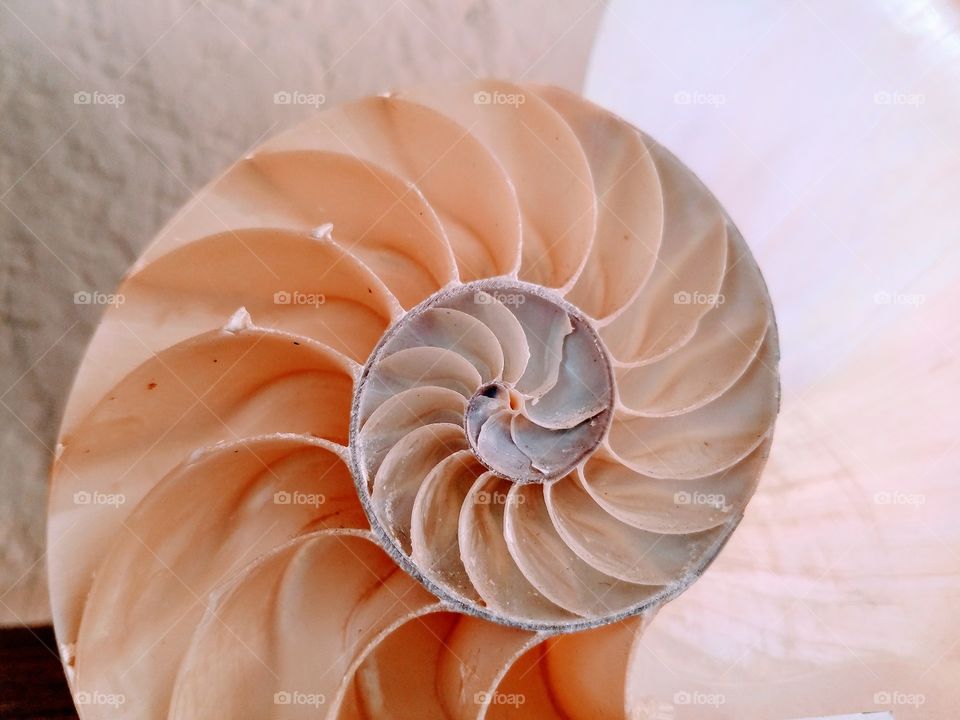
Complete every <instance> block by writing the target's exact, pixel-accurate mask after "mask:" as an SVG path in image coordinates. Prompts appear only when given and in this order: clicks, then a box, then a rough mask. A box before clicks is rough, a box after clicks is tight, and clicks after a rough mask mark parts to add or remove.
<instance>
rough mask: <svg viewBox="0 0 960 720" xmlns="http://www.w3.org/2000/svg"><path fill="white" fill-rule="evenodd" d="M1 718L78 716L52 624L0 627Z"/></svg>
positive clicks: (68, 719)
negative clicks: (0, 628)
mask: <svg viewBox="0 0 960 720" xmlns="http://www.w3.org/2000/svg"><path fill="white" fill-rule="evenodd" d="M0 718H2V719H3V720H54V719H55V720H77V713H76V711H75V710H74V707H73V701H72V700H71V699H70V693H69V691H68V690H67V681H66V678H64V676H63V668H62V667H61V665H60V658H59V657H58V656H57V643H56V641H55V640H54V637H53V629H52V628H49V627H39V628H11V629H6V630H0Z"/></svg>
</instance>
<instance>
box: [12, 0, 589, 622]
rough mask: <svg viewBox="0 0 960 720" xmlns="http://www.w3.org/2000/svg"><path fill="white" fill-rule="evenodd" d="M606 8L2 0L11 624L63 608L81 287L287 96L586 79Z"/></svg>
mask: <svg viewBox="0 0 960 720" xmlns="http://www.w3.org/2000/svg"><path fill="white" fill-rule="evenodd" d="M602 11H603V5H602V3H601V2H600V0H597V1H595V2H589V1H588V0H554V1H553V2H550V3H549V4H548V5H547V4H545V3H542V2H537V1H536V0H519V1H508V0H475V1H469V0H455V1H453V2H443V3H439V2H431V1H430V0H393V1H391V0H364V2H362V3H359V2H358V3H353V2H345V1H342V2H335V1H334V0H322V1H320V2H316V1H314V0H278V1H275V2H270V3H265V2H254V1H253V0H232V1H230V0H168V1H163V0H150V1H148V2H147V1H145V2H139V3H136V4H133V3H129V2H122V0H69V1H68V0H52V1H50V2H44V3H38V2H34V1H32V0H0V117H2V118H3V121H2V123H0V258H2V262H0V625H13V624H36V623H45V622H48V621H49V608H48V603H47V589H46V579H45V574H44V525H45V514H46V507H45V506H46V495H47V481H46V474H47V468H48V464H49V457H50V455H51V453H52V449H53V446H54V443H55V442H56V434H57V428H58V426H59V421H60V414H61V412H62V408H63V406H64V403H65V400H66V396H67V393H68V391H69V388H70V383H71V380H72V378H73V375H74V372H75V370H76V368H77V366H78V364H79V362H80V359H81V356H82V353H83V349H84V347H85V346H86V343H87V341H88V339H89V338H90V335H91V334H92V332H93V329H94V327H95V326H96V323H97V321H98V319H99V316H100V313H101V310H102V308H101V307H98V306H95V305H87V304H78V303H76V302H75V294H76V293H78V292H79V293H96V292H100V293H110V292H112V291H113V289H114V288H115V287H116V285H117V283H118V281H119V279H120V277H121V276H122V274H123V273H124V271H125V270H126V268H127V266H128V265H129V264H130V263H131V262H132V261H133V260H134V259H135V258H136V257H137V255H138V254H139V253H140V251H141V249H142V248H143V247H144V246H145V245H146V244H147V242H148V241H149V240H150V238H151V237H152V236H153V234H154V233H155V232H156V231H157V230H158V229H159V228H160V227H161V225H162V224H163V223H164V222H165V221H166V220H167V219H168V218H169V217H170V216H171V215H172V214H173V212H174V211H175V210H176V209H177V208H178V207H179V206H180V205H182V204H183V203H184V202H185V201H186V200H187V198H188V197H189V196H190V195H192V194H193V193H194V192H195V191H196V190H198V189H199V188H200V187H202V186H203V185H204V184H205V183H206V182H207V181H208V180H210V179H211V178H212V177H213V176H214V175H215V174H217V173H218V172H219V171H220V170H221V169H222V168H224V167H225V166H226V165H228V164H229V163H230V162H231V161H233V160H234V159H236V158H238V157H240V156H241V155H242V154H243V153H244V152H245V151H246V150H247V149H248V148H250V147H252V146H253V145H255V144H257V143H258V142H259V141H260V140H262V139H263V138H265V137H266V136H268V135H271V134H273V133H276V132H278V131H279V130H281V129H283V128H285V127H287V126H289V125H292V124H294V123H295V122H297V121H298V120H299V119H302V118H303V117H305V116H307V115H308V114H309V113H311V112H313V111H314V107H313V106H311V105H306V104H301V105H282V104H276V103H275V102H274V94H275V93H277V92H282V91H287V92H291V93H292V92H298V93H303V94H305V95H323V96H324V99H325V104H326V105H334V104H338V103H341V102H344V101H346V100H349V99H351V98H355V97H359V96H362V95H366V94H370V93H376V92H382V91H386V90H389V89H391V88H395V87H402V86H409V85H412V84H416V83H420V82H425V81H434V80H454V79H469V78H472V77H474V76H490V75H495V76H503V77H509V78H513V79H517V80H526V81H535V82H550V83H554V84H558V85H562V86H564V87H568V88H571V89H577V90H579V89H580V87H581V84H582V81H583V77H584V74H585V70H586V63H587V58H588V55H589V51H590V47H591V43H592V40H593V37H594V33H595V31H596V28H597V24H598V23H599V20H600V16H601V13H602ZM77 93H81V94H80V95H77ZM84 93H86V94H84ZM121 96H122V97H121Z"/></svg>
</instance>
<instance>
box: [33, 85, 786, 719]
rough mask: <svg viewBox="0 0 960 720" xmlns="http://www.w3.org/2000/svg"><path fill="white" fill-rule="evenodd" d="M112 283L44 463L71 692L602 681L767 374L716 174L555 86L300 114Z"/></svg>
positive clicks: (558, 685) (583, 695) (268, 707)
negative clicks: (698, 171)
mask: <svg viewBox="0 0 960 720" xmlns="http://www.w3.org/2000/svg"><path fill="white" fill-rule="evenodd" d="M119 297H122V298H123V302H122V304H118V305H117V306H116V307H113V308H110V309H109V310H108V311H107V312H106V313H105V316H104V319H103V322H102V323H101V325H100V327H99V328H98V330H97V333H96V335H95V337H94V339H93V342H92V343H91V346H90V349H89V350H88V353H87V356H86V358H85V360H84V363H83V365H82V367H81V369H80V371H79V374H78V378H77V381H76V384H75V386H74V390H73V392H72V394H71V397H70V401H69V404H68V407H67V411H66V415H65V418H64V424H63V428H62V433H61V440H60V445H59V446H58V452H57V459H56V461H55V463H54V467H53V470H52V492H51V501H50V522H49V536H50V575H51V594H52V600H53V608H54V617H55V624H56V628H57V634H58V638H59V640H60V643H61V652H62V654H63V656H64V662H65V666H66V667H67V672H68V677H69V679H70V681H71V685H72V689H73V691H74V694H75V697H76V698H78V701H81V711H82V712H83V716H84V717H85V718H94V717H145V718H146V717H150V718H153V717H157V718H160V717H170V718H178V719H187V718H209V717H232V718H241V717H250V718H264V717H283V718H289V717H308V716H309V717H316V716H317V715H318V714H319V715H322V716H326V717H331V718H333V717H337V718H353V717H378V718H379V717H411V716H416V717H443V718H468V717H470V718H473V717H497V716H499V715H502V714H504V713H505V712H506V710H508V709H509V708H506V709H505V708H504V707H503V703H499V702H498V701H497V700H496V698H497V696H498V695H497V694H498V693H500V694H504V693H506V694H507V695H510V692H511V691H512V690H517V689H518V688H519V689H520V690H522V693H521V694H522V695H523V697H524V698H531V700H530V701H529V702H530V703H531V704H530V705H528V706H527V707H525V708H524V713H527V714H530V715H531V716H534V717H552V716H558V717H594V715H593V714H591V713H593V712H596V711H598V709H599V708H607V707H612V708H613V710H611V712H612V713H613V714H611V716H612V717H619V716H623V715H624V714H625V713H626V709H625V706H623V704H622V703H620V704H619V705H618V703H617V701H616V700H615V699H614V700H611V697H613V698H616V697H618V696H619V697H620V698H621V699H622V697H623V695H624V693H623V688H622V687H619V686H618V685H617V682H621V684H622V678H621V681H617V680H615V679H610V678H603V677H601V675H603V673H601V671H600V669H598V668H594V667H592V666H591V663H592V664H593V665H596V664H597V663H596V662H595V660H594V659H595V658H597V657H600V656H603V657H605V658H606V659H607V660H609V659H610V658H612V659H613V660H614V661H622V662H626V657H627V656H628V654H629V652H631V650H630V649H631V648H632V647H633V645H634V641H635V638H636V636H637V634H638V632H639V629H640V628H641V627H642V624H643V622H645V620H646V618H648V617H649V615H650V612H648V611H652V610H654V609H655V608H656V607H658V606H659V605H660V604H662V603H663V602H665V601H667V600H669V599H671V598H673V597H675V596H676V595H677V594H679V593H680V592H681V591H682V590H683V589H684V588H686V587H687V586H688V585H689V584H690V583H691V582H693V580H694V579H695V578H696V577H697V576H698V575H699V574H700V573H701V572H702V571H703V570H704V568H705V567H706V565H707V564H708V563H709V562H710V561H711V559H712V558H713V557H714V556H715V555H716V553H717V552H719V549H720V548H721V547H722V545H723V543H724V542H725V541H726V540H727V539H728V537H729V536H730V534H731V532H732V531H733V529H734V527H735V526H736V524H737V522H738V521H739V519H740V517H741V516H742V514H743V511H744V508H745V506H746V504H747V502H748V500H749V499H750V497H751V495H752V493H753V491H754V489H755V487H756V483H757V481H758V479H759V477H760V472H761V470H762V467H763V464H764V462H765V460H766V456H767V453H768V450H769V447H770V442H771V437H772V430H773V424H774V420H775V417H776V414H777V410H778V406H779V384H778V376H777V371H776V365H777V360H778V346H777V338H776V332H775V325H774V322H773V316H772V310H771V307H770V302H769V298H768V296H767V292H766V288H765V286H764V284H763V280H762V278H761V276H760V273H759V271H758V269H757V266H756V263H755V262H754V260H753V258H752V256H751V255H750V253H749V250H748V249H747V247H746V245H745V243H744V241H743V239H742V238H741V237H740V235H739V233H738V232H737V231H736V229H735V228H734V226H733V225H732V224H731V223H730V221H729V220H728V218H727V217H726V215H725V214H724V212H723V210H722V208H720V206H719V205H718V203H717V202H716V200H715V199H714V198H713V197H712V196H711V195H710V194H709V192H708V191H707V190H706V189H705V188H704V187H703V186H702V185H701V184H700V182H699V181H698V180H697V179H696V178H695V177H694V176H693V175H692V173H690V171H689V170H687V169H686V168H685V167H683V165H682V164H681V163H680V162H679V161H677V160H676V158H674V157H673V156H672V155H670V154H669V153H668V152H667V151H665V150H664V149H663V148H662V147H661V146H659V145H658V144H656V143H655V142H654V141H652V140H651V139H650V138H648V137H647V136H645V135H643V134H642V133H640V132H639V131H637V130H636V129H634V128H632V127H631V126H629V125H628V124H626V123H625V122H623V121H622V120H620V119H619V118H616V117H614V116H613V115H611V114H609V113H607V112H605V111H603V110H601V109H600V108H597V107H596V106H593V105H591V104H589V103H587V102H586V101H584V100H582V99H580V98H578V97H576V96H574V95H572V94H570V93H567V92H565V91H562V90H558V89H555V88H547V87H530V86H518V85H513V84H510V83H504V82H499V81H481V82H477V83H475V84H472V85H469V86H458V87H431V88H424V89H419V90H416V91H413V92H409V93H401V94H395V95H389V96H385V97H373V98H367V99H364V100H360V101H357V102H355V103H352V104H349V105H346V106H344V107H341V108H338V109H334V110H331V111H327V112H323V113H319V114H317V115H316V116H315V117H313V118H312V119H310V120H309V121H308V122H306V123H305V124H303V125H300V126H298V127H296V128H294V129H292V130H290V131H288V132H286V133H283V134H281V135H279V136H277V137H275V138H273V139H271V140H269V141H267V142H266V143H265V144H264V145H262V146H261V147H260V148H258V149H257V150H255V151H254V152H253V153H251V154H250V155H249V156H248V157H246V158H244V159H243V160H241V161H240V162H238V163H237V164H235V165H234V166H232V167H231V168H230V169H228V170H227V171H226V172H225V173H224V174H223V175H222V176H221V177H220V178H218V179H217V180H215V181H214V182H213V183H211V185H209V186H208V187H207V188H205V189H204V190H203V191H201V192H200V193H199V194H198V195H197V196H196V197H195V198H194V199H193V200H192V201H191V202H190V203H189V204H188V205H187V206H186V207H185V208H184V209H183V210H182V211H181V212H180V213H178V215H177V216H176V217H175V218H174V219H173V220H172V221H171V222H170V224H169V225H168V226H167V227H166V228H165V229H164V230H163V231H161V233H160V235H159V237H158V238H157V239H156V241H155V242H154V243H153V244H152V245H151V246H150V247H149V248H148V249H147V250H146V251H145V252H144V254H143V255H142V257H141V258H140V259H139V260H138V261H137V263H136V264H135V265H134V267H133V268H132V269H131V271H130V273H129V274H128V276H127V278H126V279H125V280H124V282H123V284H122V285H121V288H120V290H119ZM238 308H239V309H238ZM399 568H402V569H403V570H405V571H406V572H399V571H398V569H399ZM633 616H637V617H633ZM601 625H609V627H606V628H600V627H598V626H601ZM588 628H592V629H590V630H589V631H588V632H585V633H580V634H569V633H572V632H573V631H576V630H585V629H588ZM560 634H564V635H563V636H562V637H559V635H560ZM548 638H552V639H550V640H549V642H548V641H547V639H548ZM227 659H229V661H226V660H227ZM537 665H541V666H542V667H541V670H542V672H539V673H533V674H532V676H531V673H530V670H531V669H532V668H534V667H535V666H537ZM318 668H319V669H320V670H319V672H318V671H317V669H318ZM594 676H596V677H594ZM572 677H578V678H580V680H578V682H577V687H578V688H579V690H578V691H577V692H575V693H574V692H569V691H568V690H565V689H562V688H568V687H571V685H570V678H572ZM584 678H594V680H595V682H594V683H593V685H592V687H593V689H587V688H586V687H584V686H585V683H584V682H582V681H583V679H584ZM530 683H535V684H536V687H534V686H533V685H531V684H530ZM518 692H519V690H518ZM611 693H612V695H611ZM104 697H107V698H109V697H114V698H116V697H123V698H124V702H123V703H120V704H117V703H114V704H111V703H109V702H86V703H83V702H82V700H83V699H87V700H89V699H90V698H104ZM525 702H526V701H525Z"/></svg>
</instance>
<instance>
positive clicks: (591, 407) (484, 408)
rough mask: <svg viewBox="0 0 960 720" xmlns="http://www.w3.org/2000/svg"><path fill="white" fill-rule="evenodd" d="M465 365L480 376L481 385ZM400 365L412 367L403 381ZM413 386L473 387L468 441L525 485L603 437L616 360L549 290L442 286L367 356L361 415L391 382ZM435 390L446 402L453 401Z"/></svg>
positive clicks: (493, 283)
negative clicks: (474, 381)
mask: <svg viewBox="0 0 960 720" xmlns="http://www.w3.org/2000/svg"><path fill="white" fill-rule="evenodd" d="M430 350H432V352H431V351H430ZM450 353H452V354H454V355H457V356H459V357H458V358H454V357H453V356H452V355H450ZM415 358H419V359H422V360H423V364H422V365H416V363H414V362H413V361H414V359H415ZM404 361H407V362H404ZM464 361H466V363H464ZM408 362H409V366H408V367H406V366H407V364H408ZM466 364H469V365H471V366H472V368H473V370H475V371H476V373H477V375H478V376H479V379H480V383H479V384H477V386H476V387H475V388H472V387H470V385H472V383H470V380H469V379H468V377H467V376H471V377H470V379H473V380H475V378H474V377H472V376H473V373H471V372H470V368H468V367H466ZM399 365H405V368H404V372H405V373H407V374H405V377H404V382H401V383H398V380H399V378H397V377H396V373H395V370H396V369H397V368H396V367H395V366H399ZM419 371H422V372H420V376H419V377H417V375H416V373H417V372H419ZM438 371H439V373H438ZM438 374H439V375H441V376H442V377H437V375H438ZM401 385H402V386H403V387H402V388H401ZM465 385H466V387H464V386H465ZM417 386H422V387H423V388H424V393H426V394H428V395H429V394H431V393H430V392H429V390H430V389H431V388H436V389H444V390H448V391H451V392H458V391H459V392H461V393H463V391H464V390H468V391H470V392H469V394H467V395H466V397H467V403H466V407H465V409H464V413H463V421H462V424H463V428H464V431H465V433H466V440H467V442H468V444H469V447H470V449H471V450H472V451H473V453H474V454H475V456H476V458H477V460H479V462H480V463H482V464H483V466H484V467H486V468H487V469H488V470H490V471H491V472H493V473H494V474H496V475H497V476H499V477H502V478H504V479H507V480H510V481H512V482H515V483H521V484H523V483H533V482H547V481H550V480H555V479H557V478H559V477H563V476H564V475H566V474H567V473H569V472H570V471H571V470H573V469H574V468H575V467H576V465H577V464H578V463H580V462H581V461H582V460H583V459H584V458H585V457H587V456H588V455H589V454H590V453H591V452H592V451H593V450H594V449H595V448H596V447H597V446H598V445H599V444H600V441H601V440H602V438H603V435H604V433H605V432H606V430H607V427H608V425H609V423H610V415H611V410H612V404H613V384H612V375H611V364H610V361H609V358H608V356H607V353H606V350H605V349H604V347H603V344H602V342H601V340H600V338H599V337H598V336H597V334H596V333H595V332H594V330H593V328H592V327H591V326H590V324H589V322H588V321H587V320H586V319H585V318H584V317H583V316H582V315H581V314H580V313H579V311H577V309H576V308H574V307H573V306H572V305H570V304H569V303H567V302H565V301H564V300H562V299H561V298H560V297H559V296H557V295H556V294H554V293H553V292H551V291H549V290H547V289H545V288H542V287H539V286H536V285H531V284H528V283H521V282H516V281H511V280H499V279H493V280H485V281H480V282H476V283H472V284H469V285H464V286H461V287H458V288H455V289H452V290H451V289H447V290H444V291H441V292H439V293H437V294H435V295H434V296H433V297H431V298H430V299H428V300H427V301H426V302H424V303H423V304H421V305H420V306H419V307H417V308H415V309H414V310H413V311H411V312H410V313H409V314H407V315H406V316H404V317H403V318H402V319H401V320H400V321H399V322H398V323H397V324H396V325H395V326H394V327H393V328H392V329H391V330H390V331H389V332H388V333H387V335H386V337H385V338H384V340H383V342H382V343H381V345H380V346H379V347H378V348H377V350H376V351H374V353H373V355H372V356H371V358H370V360H369V362H368V371H367V373H366V377H365V382H363V383H361V385H360V387H359V390H358V406H359V409H360V411H361V416H362V417H364V418H365V417H366V416H369V415H370V414H371V412H372V405H373V404H374V403H376V402H379V401H380V400H385V399H386V396H387V394H388V393H389V392H390V391H391V389H393V390H396V391H402V390H406V389H410V388H413V387H417ZM433 395H435V396H436V397H435V399H436V401H437V402H439V403H440V405H443V403H444V402H445V401H447V400H449V399H450V396H449V393H433ZM421 396H422V395H421ZM421 396H418V397H421ZM412 399H413V398H411V400H412Z"/></svg>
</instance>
